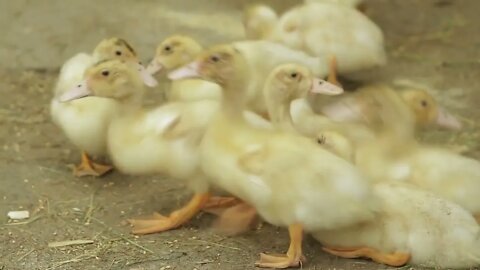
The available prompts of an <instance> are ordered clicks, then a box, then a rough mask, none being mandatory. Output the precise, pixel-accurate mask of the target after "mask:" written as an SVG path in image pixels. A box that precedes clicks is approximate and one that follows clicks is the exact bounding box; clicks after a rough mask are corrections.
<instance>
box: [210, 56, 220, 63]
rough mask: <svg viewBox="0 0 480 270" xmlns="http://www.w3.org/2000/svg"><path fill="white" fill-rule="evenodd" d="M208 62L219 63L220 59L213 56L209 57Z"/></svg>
mask: <svg viewBox="0 0 480 270" xmlns="http://www.w3.org/2000/svg"><path fill="white" fill-rule="evenodd" d="M210 60H212V61H213V62H218V61H220V58H219V57H218V56H216V55H214V56H212V57H210Z"/></svg>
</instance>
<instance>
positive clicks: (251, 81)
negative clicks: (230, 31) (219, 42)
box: [232, 41, 328, 119]
mask: <svg viewBox="0 0 480 270" xmlns="http://www.w3.org/2000/svg"><path fill="white" fill-rule="evenodd" d="M232 46H233V47H235V49H236V50H238V51H240V52H241V53H242V55H243V57H244V59H245V62H246V66H247V68H246V69H245V72H246V73H248V74H247V75H246V77H247V78H248V80H247V81H245V88H246V107H247V108H248V109H249V110H251V111H253V112H255V113H258V114H260V115H262V116H264V117H265V118H267V119H268V110H267V107H266V103H265V98H264V96H263V86H264V84H265V80H266V78H267V77H268V75H269V74H270V72H271V71H272V70H273V69H274V68H275V67H277V66H278V65H281V64H286V63H296V64H300V65H302V66H305V67H307V68H308V69H309V70H311V71H312V73H313V74H314V75H315V76H318V77H320V78H322V77H325V76H326V75H327V74H328V67H327V66H326V65H325V59H322V58H318V57H311V56H309V55H307V54H305V53H304V52H302V51H298V50H294V49H291V48H288V47H286V46H284V45H281V44H278V43H274V42H270V41H239V42H234V43H233V44H232Z"/></svg>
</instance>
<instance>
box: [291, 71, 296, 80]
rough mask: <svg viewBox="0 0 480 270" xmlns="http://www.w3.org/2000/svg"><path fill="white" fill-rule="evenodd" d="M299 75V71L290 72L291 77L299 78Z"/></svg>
mask: <svg viewBox="0 0 480 270" xmlns="http://www.w3.org/2000/svg"><path fill="white" fill-rule="evenodd" d="M297 76H298V73H296V72H293V73H291V74H290V78H293V79H295V78H297Z"/></svg>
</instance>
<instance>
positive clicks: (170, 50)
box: [147, 35, 221, 101]
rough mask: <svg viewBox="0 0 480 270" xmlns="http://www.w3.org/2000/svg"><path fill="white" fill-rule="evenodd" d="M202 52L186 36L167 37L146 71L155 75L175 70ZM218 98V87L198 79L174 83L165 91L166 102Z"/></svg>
mask: <svg viewBox="0 0 480 270" xmlns="http://www.w3.org/2000/svg"><path fill="white" fill-rule="evenodd" d="M202 50H203V48H202V46H201V45H200V44H199V43H198V42H196V41H195V40H194V39H193V38H190V37H188V36H182V35H174V36H171V37H168V38H166V39H165V40H164V41H162V42H161V43H160V45H158V47H157V51H156V53H155V58H154V59H153V60H152V62H150V64H149V65H148V67H147V70H148V71H149V72H150V73H151V74H155V73H157V72H159V71H162V70H166V71H170V70H173V69H176V68H178V67H180V66H183V65H185V64H187V63H189V62H191V61H193V59H194V58H195V57H196V56H197V55H198V54H200V52H201V51H202ZM220 96H221V89H220V86H218V85H217V84H215V83H212V82H208V81H205V80H199V79H189V80H182V81H174V82H172V84H171V86H170V88H169V89H168V91H166V97H167V100H168V101H192V100H199V99H215V100H220Z"/></svg>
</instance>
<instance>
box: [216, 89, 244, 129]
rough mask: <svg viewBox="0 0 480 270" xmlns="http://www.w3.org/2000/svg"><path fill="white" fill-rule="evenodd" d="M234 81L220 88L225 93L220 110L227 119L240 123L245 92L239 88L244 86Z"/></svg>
mask: <svg viewBox="0 0 480 270" xmlns="http://www.w3.org/2000/svg"><path fill="white" fill-rule="evenodd" d="M235 81H236V82H231V83H228V84H225V85H223V86H222V87H223V88H224V89H225V91H224V93H223V96H222V106H221V110H222V112H223V113H224V114H225V115H226V116H228V117H229V118H231V119H236V120H238V121H241V120H243V109H244V104H245V95H244V91H245V90H244V89H241V87H242V86H243V85H245V84H244V83H243V82H241V80H235Z"/></svg>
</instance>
